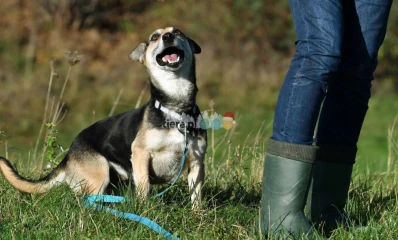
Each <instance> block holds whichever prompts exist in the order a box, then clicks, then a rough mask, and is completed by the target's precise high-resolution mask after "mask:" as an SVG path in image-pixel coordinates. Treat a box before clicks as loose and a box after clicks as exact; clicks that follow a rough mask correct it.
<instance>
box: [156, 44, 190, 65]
mask: <svg viewBox="0 0 398 240" xmlns="http://www.w3.org/2000/svg"><path fill="white" fill-rule="evenodd" d="M156 61H157V62H158V64H159V65H160V66H169V67H178V66H179V64H180V63H182V62H183V61H184V51H182V50H181V49H179V48H176V47H168V48H166V49H165V50H163V52H162V53H160V54H158V55H156Z"/></svg>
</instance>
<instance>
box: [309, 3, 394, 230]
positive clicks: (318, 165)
mask: <svg viewBox="0 0 398 240" xmlns="http://www.w3.org/2000/svg"><path fill="white" fill-rule="evenodd" d="M345 4H346V5H345V11H344V19H345V28H344V39H343V58H342V62H341V68H340V69H341V75H340V77H339V78H338V79H336V80H335V81H333V82H331V83H330V84H329V86H328V89H327V93H326V97H325V100H324V103H323V107H322V110H321V114H320V117H319V123H318V130H317V135H316V143H317V145H318V146H319V147H320V152H321V154H320V156H319V157H318V158H317V160H316V162H315V164H314V169H313V182H312V187H311V190H310V193H309V197H308V202H307V207H308V209H309V212H310V215H311V219H312V221H313V222H314V223H315V224H316V225H318V226H319V227H321V228H322V229H323V230H325V231H330V230H333V229H334V228H336V227H337V224H338V223H346V220H347V218H346V214H345V212H344V206H345V204H346V201H347V196H348V189H349V185H350V179H351V173H352V167H353V164H354V162H355V155H356V151H357V149H356V144H357V142H358V138H359V134H360V131H361V128H362V123H363V120H364V118H365V115H366V111H367V109H368V100H369V98H370V88H371V81H372V80H373V72H374V70H375V69H376V65H377V52H378V50H379V48H380V46H381V44H382V42H383V39H384V36H385V32H386V25H387V19H388V15H389V11H390V7H391V1H390V0H386V1H383V0H382V1H373V2H372V1H371V0H366V1H362V0H356V1H353V0H351V1H346V2H345ZM336 173H338V175H339V177H338V178H336Z"/></svg>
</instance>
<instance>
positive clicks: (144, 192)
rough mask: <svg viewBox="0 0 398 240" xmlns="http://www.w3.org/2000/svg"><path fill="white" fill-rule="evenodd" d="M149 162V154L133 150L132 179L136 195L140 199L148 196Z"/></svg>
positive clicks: (140, 150) (141, 150)
mask: <svg viewBox="0 0 398 240" xmlns="http://www.w3.org/2000/svg"><path fill="white" fill-rule="evenodd" d="M149 160H150V154H149V152H147V151H146V150H144V149H139V148H135V149H133V158H132V165H133V179H134V184H135V186H136V189H137V190H136V191H137V194H138V196H139V197H140V198H141V199H145V198H146V197H147V196H148V194H149V188H150V183H149Z"/></svg>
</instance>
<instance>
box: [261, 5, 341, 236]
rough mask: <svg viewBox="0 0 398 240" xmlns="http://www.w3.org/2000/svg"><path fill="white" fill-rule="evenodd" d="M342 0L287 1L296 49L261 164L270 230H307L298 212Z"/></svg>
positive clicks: (336, 56)
mask: <svg viewBox="0 0 398 240" xmlns="http://www.w3.org/2000/svg"><path fill="white" fill-rule="evenodd" d="M342 1H343V0H334V1H333V0H329V1H315V0H308V1H301V0H290V6H291V10H292V14H293V19H294V24H295V31H296V34H297V41H296V51H297V53H296V54H295V56H294V58H293V60H292V62H291V66H290V70H289V72H288V74H287V76H286V78H285V81H284V84H283V86H282V89H281V92H280V94H279V98H278V103H277V106H276V112H275V119H274V126H273V135H272V138H271V140H270V142H269V144H268V150H267V156H266V161H265V166H264V176H263V188H262V199H261V214H260V225H261V229H262V231H263V232H268V233H270V232H271V234H272V233H275V232H278V230H281V229H284V230H285V231H287V232H288V233H290V234H291V235H293V236H295V237H297V236H299V235H301V234H307V235H308V234H309V235H310V234H312V230H311V224H310V223H309V222H308V220H307V219H306V218H305V216H304V212H303V210H304V206H305V202H306V199H307V194H308V188H309V184H310V179H311V171H312V163H313V161H314V160H315V158H316V156H317V151H318V148H317V147H315V146H311V145H312V142H313V135H314V128H315V125H316V121H317V119H318V115H319V109H320V106H321V103H322V101H323V99H324V95H325V91H326V87H327V84H328V83H329V82H332V81H333V80H334V79H335V78H336V77H337V76H338V69H339V66H340V63H341V49H342V36H343V34H342V32H343V24H342V22H343V12H342V9H343V8H342V4H341V2H342Z"/></svg>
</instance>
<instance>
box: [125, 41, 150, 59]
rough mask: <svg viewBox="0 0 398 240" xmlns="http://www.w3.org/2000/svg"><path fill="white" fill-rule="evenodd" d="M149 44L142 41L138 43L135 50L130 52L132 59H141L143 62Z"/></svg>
mask: <svg viewBox="0 0 398 240" xmlns="http://www.w3.org/2000/svg"><path fill="white" fill-rule="evenodd" d="M146 46H147V44H146V43H145V42H143V43H141V44H140V45H138V46H137V47H136V48H134V50H133V51H132V52H131V53H130V55H129V58H130V59H131V60H135V61H140V62H141V63H143V61H144V56H145V50H146Z"/></svg>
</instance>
